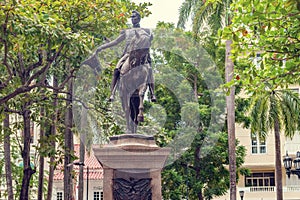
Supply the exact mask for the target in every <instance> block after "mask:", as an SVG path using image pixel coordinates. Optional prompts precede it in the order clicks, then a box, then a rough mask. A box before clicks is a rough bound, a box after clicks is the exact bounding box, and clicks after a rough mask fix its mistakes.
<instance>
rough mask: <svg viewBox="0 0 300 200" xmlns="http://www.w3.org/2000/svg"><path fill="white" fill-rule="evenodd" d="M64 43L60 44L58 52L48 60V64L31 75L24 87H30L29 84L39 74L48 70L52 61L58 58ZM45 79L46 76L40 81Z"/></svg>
mask: <svg viewBox="0 0 300 200" xmlns="http://www.w3.org/2000/svg"><path fill="white" fill-rule="evenodd" d="M64 46H65V45H64V43H62V44H61V45H60V47H59V49H58V51H57V52H56V54H55V55H53V56H52V57H51V58H50V59H49V62H48V63H47V64H46V65H45V66H44V67H43V68H42V69H40V70H38V71H37V72H36V73H35V74H33V75H32V76H31V77H30V78H29V80H28V81H27V83H26V85H30V83H31V82H32V81H33V80H34V79H36V78H37V77H39V76H40V75H41V74H43V73H44V72H46V71H48V69H49V68H50V66H51V64H52V63H53V61H54V60H55V59H56V58H57V57H58V55H59V54H60V52H61V50H62V49H63V48H64ZM45 77H46V74H45V75H44V77H43V78H42V80H44V79H45Z"/></svg>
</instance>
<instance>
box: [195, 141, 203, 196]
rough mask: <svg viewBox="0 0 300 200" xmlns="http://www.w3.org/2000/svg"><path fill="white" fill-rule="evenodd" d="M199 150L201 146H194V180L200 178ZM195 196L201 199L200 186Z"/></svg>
mask: <svg viewBox="0 0 300 200" xmlns="http://www.w3.org/2000/svg"><path fill="white" fill-rule="evenodd" d="M200 150H201V147H200V146H197V147H196V148H195V152H194V166H195V170H196V180H199V179H200V173H201V168H200V163H201V159H200ZM197 197H198V200H203V194H202V188H201V190H199V191H198V192H197Z"/></svg>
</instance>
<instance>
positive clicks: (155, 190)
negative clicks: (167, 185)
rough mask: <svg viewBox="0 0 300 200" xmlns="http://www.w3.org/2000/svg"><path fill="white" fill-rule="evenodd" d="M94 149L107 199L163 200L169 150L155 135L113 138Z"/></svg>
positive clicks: (127, 135) (125, 135)
mask: <svg viewBox="0 0 300 200" xmlns="http://www.w3.org/2000/svg"><path fill="white" fill-rule="evenodd" d="M93 150H94V155H95V156H96V158H97V159H98V161H99V162H100V164H101V165H102V167H103V170H104V180H103V193H104V199H105V200H119V199H131V200H141V199H143V200H152V199H154V200H160V199H162V195H161V170H162V168H163V167H164V164H165V162H166V159H167V157H168V155H169V153H170V149H168V148H160V147H158V146H157V145H156V144H155V140H154V137H153V136H144V135H138V134H123V135H119V136H113V137H110V143H109V144H107V145H104V146H103V147H101V148H100V147H98V146H97V145H95V146H94V147H93Z"/></svg>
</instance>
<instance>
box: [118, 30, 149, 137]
mask: <svg viewBox="0 0 300 200" xmlns="http://www.w3.org/2000/svg"><path fill="white" fill-rule="evenodd" d="M134 37H135V38H133V39H132V41H131V43H130V45H129V47H128V48H129V51H128V52H129V56H128V58H127V60H126V62H125V63H124V64H123V66H122V68H121V71H120V73H121V75H120V82H119V85H120V88H119V92H120V98H121V103H122V108H123V111H124V112H125V118H126V126H127V130H126V132H127V133H136V132H137V126H138V124H139V122H143V121H144V116H143V111H144V102H143V101H144V95H145V92H146V89H147V85H148V83H149V80H148V77H149V69H150V67H151V66H150V63H149V62H148V60H149V59H148V56H149V48H150V45H151V40H150V36H149V34H148V33H147V32H145V31H143V29H139V30H137V31H135V36H134Z"/></svg>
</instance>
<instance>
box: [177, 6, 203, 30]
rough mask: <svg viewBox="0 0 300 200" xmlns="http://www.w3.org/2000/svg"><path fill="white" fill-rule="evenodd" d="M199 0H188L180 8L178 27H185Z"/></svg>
mask: <svg viewBox="0 0 300 200" xmlns="http://www.w3.org/2000/svg"><path fill="white" fill-rule="evenodd" d="M197 2H198V1H197V0H186V1H184V2H183V3H182V5H181V6H180V8H179V19H178V23H177V27H178V28H185V24H186V23H187V21H188V20H189V17H191V15H192V11H193V7H195V5H196V4H197Z"/></svg>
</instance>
